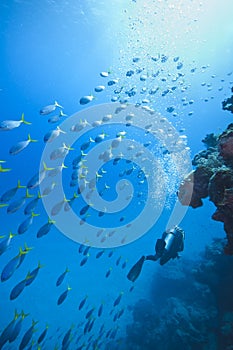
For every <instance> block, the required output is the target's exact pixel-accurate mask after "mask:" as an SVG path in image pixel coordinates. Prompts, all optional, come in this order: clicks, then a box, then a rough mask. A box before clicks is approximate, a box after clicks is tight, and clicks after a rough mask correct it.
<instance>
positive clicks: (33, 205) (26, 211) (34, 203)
mask: <svg viewBox="0 0 233 350" xmlns="http://www.w3.org/2000/svg"><path fill="white" fill-rule="evenodd" d="M41 198H42V196H41V194H40V192H38V195H37V197H36V198H34V199H32V200H31V201H30V202H29V203H28V204H27V205H26V207H25V208H24V215H31V214H32V212H33V211H34V209H35V208H36V206H37V204H38V202H39V200H40V199H41Z"/></svg>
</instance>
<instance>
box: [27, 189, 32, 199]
mask: <svg viewBox="0 0 233 350" xmlns="http://www.w3.org/2000/svg"><path fill="white" fill-rule="evenodd" d="M32 197H34V194H29V192H28V189H26V198H32Z"/></svg>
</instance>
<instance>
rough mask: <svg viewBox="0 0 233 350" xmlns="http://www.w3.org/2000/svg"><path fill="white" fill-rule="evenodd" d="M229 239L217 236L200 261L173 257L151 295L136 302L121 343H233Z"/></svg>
mask: <svg viewBox="0 0 233 350" xmlns="http://www.w3.org/2000/svg"><path fill="white" fill-rule="evenodd" d="M224 244H225V240H222V239H215V240H213V243H212V244H211V245H210V246H208V247H206V249H205V251H204V252H203V253H202V255H201V256H200V259H199V260H198V261H190V260H189V261H188V260H184V259H182V261H178V262H176V264H174V262H172V264H170V266H169V264H168V265H167V266H164V267H163V268H162V269H161V270H159V272H157V273H156V274H155V276H154V278H153V277H152V283H151V286H150V288H151V296H150V300H146V299H141V300H139V301H138V302H137V303H136V304H135V305H134V306H133V307H132V316H133V322H132V323H130V324H128V326H127V337H126V338H125V339H122V342H121V349H124V350H126V349H127V350H176V349H177V350H178V349H179V350H180V349H187V350H209V349H212V350H219V349H221V350H231V349H232V345H233V299H232V295H233V279H232V270H233V257H231V256H227V255H224V254H223V249H224ZM165 268H166V269H167V271H165V273H163V271H164V269H165ZM169 268H172V273H169ZM176 270H177V273H176ZM179 270H181V271H182V273H180V272H179ZM174 275H175V277H174Z"/></svg>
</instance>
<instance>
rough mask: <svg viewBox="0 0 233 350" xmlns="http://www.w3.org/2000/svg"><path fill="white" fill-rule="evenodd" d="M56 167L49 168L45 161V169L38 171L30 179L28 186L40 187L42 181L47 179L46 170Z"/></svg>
mask: <svg viewBox="0 0 233 350" xmlns="http://www.w3.org/2000/svg"><path fill="white" fill-rule="evenodd" d="M53 169H54V168H48V167H47V165H46V164H45V162H43V169H42V170H41V171H39V172H37V173H36V174H35V175H33V177H32V178H31V179H30V180H29V181H28V183H27V188H30V189H32V188H35V187H38V186H39V185H40V184H41V183H42V181H43V180H44V179H45V176H46V171H50V170H53Z"/></svg>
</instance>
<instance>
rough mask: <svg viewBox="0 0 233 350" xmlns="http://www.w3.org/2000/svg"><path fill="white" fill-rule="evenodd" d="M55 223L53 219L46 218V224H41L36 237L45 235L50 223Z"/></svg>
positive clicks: (50, 225)
mask: <svg viewBox="0 0 233 350" xmlns="http://www.w3.org/2000/svg"><path fill="white" fill-rule="evenodd" d="M54 224H55V221H54V220H50V219H48V222H47V223H46V224H44V225H43V226H41V228H40V229H39V230H38V232H37V235H36V237H37V238H41V237H43V236H45V235H47V234H48V233H49V231H50V229H51V227H52V225H54Z"/></svg>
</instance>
